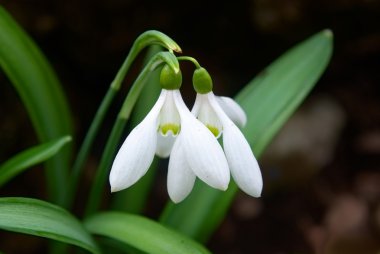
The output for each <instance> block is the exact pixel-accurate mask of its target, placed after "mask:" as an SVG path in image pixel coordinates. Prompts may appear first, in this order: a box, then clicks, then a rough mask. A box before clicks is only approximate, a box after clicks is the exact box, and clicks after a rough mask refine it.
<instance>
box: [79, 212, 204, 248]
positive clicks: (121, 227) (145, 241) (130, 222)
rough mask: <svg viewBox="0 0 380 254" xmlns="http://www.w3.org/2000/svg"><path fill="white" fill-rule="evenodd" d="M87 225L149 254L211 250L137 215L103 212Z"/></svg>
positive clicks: (91, 230) (93, 230)
mask: <svg viewBox="0 0 380 254" xmlns="http://www.w3.org/2000/svg"><path fill="white" fill-rule="evenodd" d="M85 226H86V228H87V229H88V230H89V231H90V232H91V233H93V234H97V235H102V236H107V237H110V238H113V239H116V240H119V241H121V242H124V243H127V244H129V245H131V246H133V247H135V248H137V249H139V250H142V251H144V252H146V253H151V254H167V253H176V254H181V253H183V254H188V253H192V254H196V253H199V254H201V253H204V254H206V253H207V254H208V253H210V252H209V251H208V250H207V249H206V248H204V247H203V246H202V245H200V244H198V243H196V242H195V241H193V240H192V239H190V238H187V237H186V236H184V235H181V234H179V233H177V232H175V231H173V230H170V229H168V228H166V227H164V226H163V225H161V224H159V223H157V222H155V221H152V220H150V219H147V218H145V217H142V216H138V215H133V214H126V213H120V212H107V213H101V214H97V215H95V216H93V217H90V218H89V219H87V220H86V221H85Z"/></svg>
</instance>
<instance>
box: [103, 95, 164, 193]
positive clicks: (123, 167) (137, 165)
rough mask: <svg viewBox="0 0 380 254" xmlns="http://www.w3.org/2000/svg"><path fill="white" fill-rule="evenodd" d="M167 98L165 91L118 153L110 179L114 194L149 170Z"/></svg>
mask: <svg viewBox="0 0 380 254" xmlns="http://www.w3.org/2000/svg"><path fill="white" fill-rule="evenodd" d="M165 97H166V91H165V90H163V91H162V92H161V95H160V97H159V98H158V100H157V102H156V104H155V105H154V106H153V108H152V109H151V111H150V112H149V113H148V115H147V116H146V117H145V118H144V120H143V121H142V122H141V123H140V124H139V125H137V126H136V127H135V128H134V129H133V130H132V131H131V133H130V134H129V135H128V137H127V138H126V140H125V141H124V143H123V145H122V146H121V148H120V150H119V152H118V153H117V155H116V157H115V160H114V162H113V164H112V168H111V173H110V177H109V181H110V184H111V191H112V192H115V191H119V190H122V189H125V188H128V187H129V186H131V185H132V184H134V183H135V182H137V181H138V180H139V179H140V178H141V177H142V176H143V175H144V174H145V173H146V171H147V170H148V169H149V166H150V164H151V163H152V160H153V157H154V152H155V150H156V143H157V118H158V114H159V112H160V109H161V107H162V104H163V103H164V100H165Z"/></svg>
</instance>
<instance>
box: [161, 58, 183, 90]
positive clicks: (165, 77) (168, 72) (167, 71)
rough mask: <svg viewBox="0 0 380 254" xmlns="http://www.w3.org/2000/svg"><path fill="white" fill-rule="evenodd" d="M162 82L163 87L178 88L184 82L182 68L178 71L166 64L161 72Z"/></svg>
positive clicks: (168, 88)
mask: <svg viewBox="0 0 380 254" xmlns="http://www.w3.org/2000/svg"><path fill="white" fill-rule="evenodd" d="M160 84H161V87H162V88H163V89H167V90H177V89H179V88H180V87H181V84H182V73H181V70H178V71H177V72H176V71H175V70H173V68H171V67H170V66H169V65H167V64H166V65H165V66H164V67H163V68H162V70H161V74H160Z"/></svg>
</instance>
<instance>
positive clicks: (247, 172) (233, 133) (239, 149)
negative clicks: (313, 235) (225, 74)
mask: <svg viewBox="0 0 380 254" xmlns="http://www.w3.org/2000/svg"><path fill="white" fill-rule="evenodd" d="M193 83H194V88H195V89H196V90H197V97H196V101H195V103H194V106H193V109H192V112H193V114H194V115H195V116H196V117H197V118H198V119H199V120H200V121H201V122H202V123H203V124H204V125H205V126H207V127H208V128H209V129H210V131H211V132H212V133H213V134H214V135H215V137H217V138H218V137H219V136H220V135H222V136H223V148H224V153H225V155H226V158H227V161H228V166H229V169H230V171H231V175H232V177H233V179H234V180H235V182H236V184H237V185H238V186H239V188H240V189H241V190H243V191H244V192H245V193H247V194H248V195H251V196H253V197H259V196H260V195H261V191H262V188H263V180H262V176H261V172H260V167H259V165H258V163H257V160H256V158H255V156H254V155H253V153H252V150H251V148H250V145H249V144H248V142H247V140H246V139H245V137H244V135H243V134H242V133H241V131H240V130H239V128H238V127H237V126H236V125H235V124H234V122H236V123H237V124H238V125H239V126H240V127H243V126H244V125H245V123H246V119H247V118H246V115H245V113H244V111H243V110H242V109H241V108H240V106H239V105H238V104H237V103H236V102H235V101H233V100H232V99H231V98H227V97H216V96H215V95H214V93H213V92H212V81H211V77H210V76H209V74H208V73H207V71H206V70H205V69H203V68H200V69H198V70H196V71H195V73H194V76H193ZM199 86H201V87H199Z"/></svg>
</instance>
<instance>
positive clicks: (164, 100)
mask: <svg viewBox="0 0 380 254" xmlns="http://www.w3.org/2000/svg"><path fill="white" fill-rule="evenodd" d="M181 82H182V76H181V73H174V72H173V71H172V70H171V69H170V68H169V67H168V66H165V67H164V68H163V70H162V72H161V77H160V83H161V86H162V88H163V89H162V91H161V94H160V96H159V98H158V100H157V102H156V103H155V105H154V106H153V108H152V109H151V111H150V112H149V113H148V115H147V116H146V117H145V118H144V120H143V121H142V122H141V123H140V124H139V125H137V126H136V127H135V128H134V129H133V130H132V131H131V133H130V134H129V136H128V137H127V138H126V140H125V141H124V143H123V145H122V146H121V148H120V150H119V152H118V154H117V155H116V157H115V160H114V162H113V165H112V169H111V173H110V177H109V180H110V184H111V191H112V192H115V191H119V190H122V189H125V188H128V187H129V186H131V185H133V184H134V183H136V182H137V181H138V180H139V179H140V178H141V177H142V176H143V175H144V174H145V173H146V172H147V170H148V169H149V166H150V164H151V163H152V160H153V157H154V154H155V153H156V154H158V155H161V156H167V155H168V154H169V153H170V150H172V155H171V157H170V161H169V171H170V170H171V171H170V172H169V176H168V190H169V196H170V197H171V198H172V200H173V201H174V202H179V201H181V200H183V199H184V198H185V197H186V196H187V195H188V194H189V193H190V191H191V189H192V187H193V185H194V181H195V178H196V176H197V177H199V178H200V179H201V180H202V181H204V182H206V183H207V184H209V185H210V186H212V187H214V188H217V189H221V190H226V189H227V187H228V183H229V180H230V173H229V169H228V163H227V159H226V157H225V155H224V153H223V150H222V148H221V147H220V145H219V143H218V142H217V140H216V139H215V137H214V136H213V135H212V133H211V132H210V131H209V130H208V129H207V128H206V127H205V126H204V125H203V124H202V123H201V122H200V121H199V120H197V119H196V118H195V117H194V115H193V114H192V113H191V112H190V111H189V109H188V108H187V107H186V105H185V103H184V101H183V100H182V97H181V94H180V92H179V90H178V89H179V88H180V86H181ZM175 137H176V138H175ZM173 143H174V145H173ZM172 146H173V148H172ZM176 154H177V156H175V155H176ZM178 154H179V155H178Z"/></svg>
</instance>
